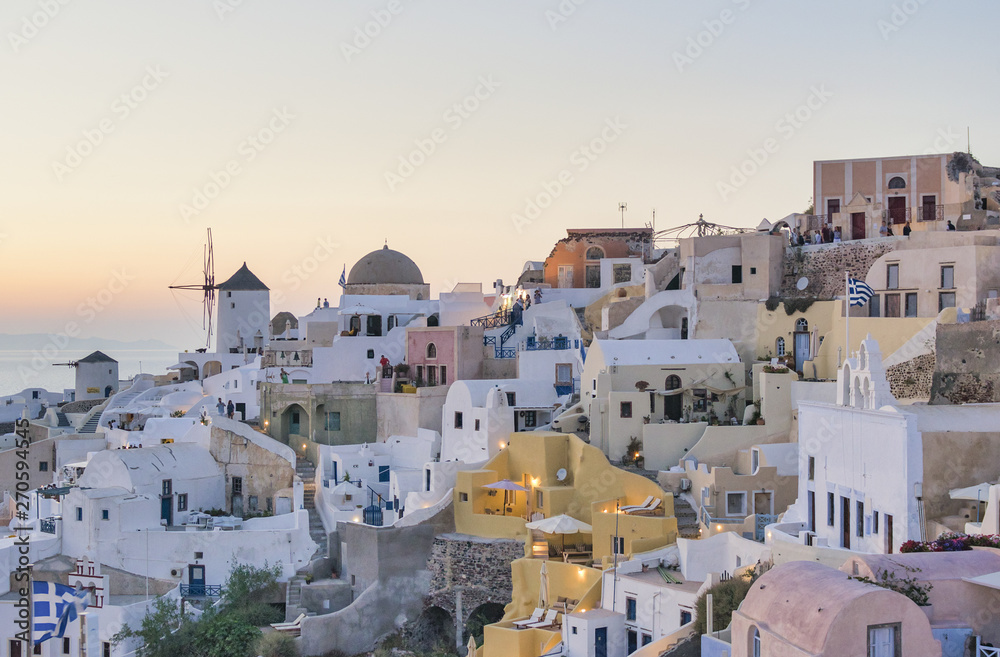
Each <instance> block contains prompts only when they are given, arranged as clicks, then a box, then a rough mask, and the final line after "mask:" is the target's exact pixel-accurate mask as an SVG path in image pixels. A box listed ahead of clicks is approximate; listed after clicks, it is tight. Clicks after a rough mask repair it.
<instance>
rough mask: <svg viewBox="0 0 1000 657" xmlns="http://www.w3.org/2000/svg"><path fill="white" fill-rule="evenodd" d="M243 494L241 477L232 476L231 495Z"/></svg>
mask: <svg viewBox="0 0 1000 657" xmlns="http://www.w3.org/2000/svg"><path fill="white" fill-rule="evenodd" d="M242 494H243V477H233V495H242Z"/></svg>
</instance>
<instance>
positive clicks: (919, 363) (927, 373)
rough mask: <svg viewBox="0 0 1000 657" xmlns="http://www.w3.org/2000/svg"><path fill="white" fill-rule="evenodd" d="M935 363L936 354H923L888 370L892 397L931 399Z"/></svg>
mask: <svg viewBox="0 0 1000 657" xmlns="http://www.w3.org/2000/svg"><path fill="white" fill-rule="evenodd" d="M935 362H936V359H935V357H934V354H922V355H920V356H917V357H916V358H911V359H910V360H907V361H903V362H902V363H898V364H896V365H892V366H890V367H888V368H886V372H885V374H886V378H888V379H889V388H890V390H892V396H893V397H895V398H896V399H930V396H931V384H932V383H933V381H934V364H935Z"/></svg>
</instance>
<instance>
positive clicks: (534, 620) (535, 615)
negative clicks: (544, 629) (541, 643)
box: [514, 607, 545, 628]
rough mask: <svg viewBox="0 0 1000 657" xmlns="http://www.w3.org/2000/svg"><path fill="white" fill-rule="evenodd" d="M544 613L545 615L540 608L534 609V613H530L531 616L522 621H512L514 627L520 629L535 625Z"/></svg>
mask: <svg viewBox="0 0 1000 657" xmlns="http://www.w3.org/2000/svg"><path fill="white" fill-rule="evenodd" d="M544 613H545V610H544V609H542V608H541V607H535V611H533V612H531V616H529V617H528V618H525V619H524V620H519V621H514V627H517V628H522V627H526V626H528V625H531V624H532V623H537V622H538V621H539V620H541V618H542V614H544Z"/></svg>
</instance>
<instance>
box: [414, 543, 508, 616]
mask: <svg viewBox="0 0 1000 657" xmlns="http://www.w3.org/2000/svg"><path fill="white" fill-rule="evenodd" d="M523 557H524V543H523V542H521V541H516V540H512V539H489V538H479V537H475V536H468V535H465V534H442V535H440V536H438V537H436V538H435V539H434V545H433V547H432V548H431V556H430V559H429V560H428V562H427V567H428V569H429V570H430V572H431V591H430V594H429V595H428V596H427V598H425V600H424V606H425V608H426V607H440V608H441V609H444V610H445V611H447V612H448V613H449V614H451V617H452V618H454V617H455V593H456V591H455V589H456V587H461V588H462V619H461V621H462V624H463V625H464V624H465V623H466V622H467V621H468V618H469V614H470V613H472V611H473V610H475V609H476V607H479V606H480V605H482V604H485V603H487V602H495V603H498V604H501V605H506V604H508V603H509V602H510V601H511V595H512V593H513V590H514V585H513V582H512V581H511V570H510V564H511V562H512V561H514V560H515V559H521V558H523Z"/></svg>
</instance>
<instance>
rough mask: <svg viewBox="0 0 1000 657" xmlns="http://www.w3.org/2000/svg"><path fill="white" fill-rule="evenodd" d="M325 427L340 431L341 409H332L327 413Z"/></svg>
mask: <svg viewBox="0 0 1000 657" xmlns="http://www.w3.org/2000/svg"><path fill="white" fill-rule="evenodd" d="M323 428H324V429H325V430H326V431H340V411H331V412H329V413H327V414H326V421H325V424H324V425H323Z"/></svg>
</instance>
